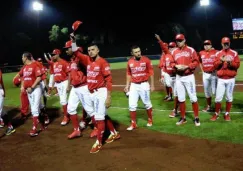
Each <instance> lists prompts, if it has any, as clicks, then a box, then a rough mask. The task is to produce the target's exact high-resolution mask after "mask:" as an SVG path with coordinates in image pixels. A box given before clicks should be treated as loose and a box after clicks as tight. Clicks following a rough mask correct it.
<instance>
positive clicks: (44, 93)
mask: <svg viewBox="0 0 243 171" xmlns="http://www.w3.org/2000/svg"><path fill="white" fill-rule="evenodd" d="M40 87H41V92H42V95H43V96H45V97H46V96H47V92H46V91H45V87H46V85H45V83H44V81H41V82H40Z"/></svg>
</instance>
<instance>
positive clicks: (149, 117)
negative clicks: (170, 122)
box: [147, 107, 153, 121]
mask: <svg viewBox="0 0 243 171" xmlns="http://www.w3.org/2000/svg"><path fill="white" fill-rule="evenodd" d="M152 112H153V109H152V107H151V108H150V109H148V110H147V114H148V119H149V120H150V121H152V120H153V114H152Z"/></svg>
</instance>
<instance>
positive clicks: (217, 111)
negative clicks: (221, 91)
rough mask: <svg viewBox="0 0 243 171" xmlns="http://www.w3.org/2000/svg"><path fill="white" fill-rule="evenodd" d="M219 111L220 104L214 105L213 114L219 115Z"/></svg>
mask: <svg viewBox="0 0 243 171" xmlns="http://www.w3.org/2000/svg"><path fill="white" fill-rule="evenodd" d="M220 109H221V103H220V102H217V103H216V104H215V113H217V115H218V114H219V111H220Z"/></svg>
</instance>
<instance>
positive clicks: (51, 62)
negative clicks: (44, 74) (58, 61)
mask: <svg viewBox="0 0 243 171" xmlns="http://www.w3.org/2000/svg"><path fill="white" fill-rule="evenodd" d="M47 62H48V64H49V72H50V75H51V74H54V68H53V66H54V62H53V61H51V60H48V61H47Z"/></svg>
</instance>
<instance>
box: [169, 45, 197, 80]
mask: <svg viewBox="0 0 243 171" xmlns="http://www.w3.org/2000/svg"><path fill="white" fill-rule="evenodd" d="M171 55H172V56H173V59H174V61H172V62H171V66H172V67H173V68H174V67H175V65H187V66H189V68H188V69H186V70H184V71H178V70H176V73H177V74H178V75H182V76H185V75H191V74H193V73H194V71H195V69H196V68H197V66H198V64H199V58H198V55H197V53H196V51H195V50H194V49H193V48H192V47H189V46H187V45H186V46H184V47H182V48H175V49H174V50H173V51H172V52H171Z"/></svg>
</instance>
